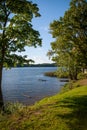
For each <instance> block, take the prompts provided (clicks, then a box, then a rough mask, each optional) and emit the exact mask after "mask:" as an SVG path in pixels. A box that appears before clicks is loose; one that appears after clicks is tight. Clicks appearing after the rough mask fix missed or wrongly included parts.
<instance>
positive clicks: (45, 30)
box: [25, 0, 70, 63]
mask: <svg viewBox="0 0 87 130" xmlns="http://www.w3.org/2000/svg"><path fill="white" fill-rule="evenodd" d="M32 2H33V3H36V4H37V5H38V7H39V12H40V14H41V17H39V18H34V19H33V21H32V22H33V27H34V29H36V30H38V31H39V33H40V36H41V38H42V47H37V48H33V47H29V48H26V52H25V54H26V55H28V58H30V59H33V60H34V61H35V63H51V62H52V61H51V60H49V58H48V57H47V56H46V54H47V52H48V50H50V49H51V46H50V43H51V42H52V41H53V40H54V39H53V38H52V35H51V34H49V24H50V23H51V22H53V20H57V19H59V18H60V16H63V15H64V12H65V11H66V10H67V9H68V8H69V3H70V0H32Z"/></svg>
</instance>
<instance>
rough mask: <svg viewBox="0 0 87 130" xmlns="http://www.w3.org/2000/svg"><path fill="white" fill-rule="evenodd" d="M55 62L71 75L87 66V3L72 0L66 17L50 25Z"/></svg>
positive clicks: (80, 0)
mask: <svg viewBox="0 0 87 130" xmlns="http://www.w3.org/2000/svg"><path fill="white" fill-rule="evenodd" d="M50 33H51V34H52V36H53V38H55V41H54V42H52V43H51V47H52V50H50V51H49V52H48V55H50V54H52V53H53V55H52V57H53V60H54V61H56V63H57V64H58V65H59V66H62V67H66V68H67V70H69V72H70V74H72V75H74V77H75V76H76V74H77V71H78V69H79V68H80V67H85V66H87V1H86V0H71V2H70V8H69V9H68V10H67V11H66V12H65V14H64V17H60V19H59V20H54V21H53V23H51V24H50Z"/></svg>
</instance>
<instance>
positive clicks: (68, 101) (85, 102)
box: [57, 96, 87, 130]
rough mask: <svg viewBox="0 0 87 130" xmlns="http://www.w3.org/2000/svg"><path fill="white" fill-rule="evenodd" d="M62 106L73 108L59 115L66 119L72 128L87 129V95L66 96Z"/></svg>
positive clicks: (76, 129) (61, 103)
mask: <svg viewBox="0 0 87 130" xmlns="http://www.w3.org/2000/svg"><path fill="white" fill-rule="evenodd" d="M60 107H61V108H70V110H71V111H70V112H65V113H61V114H58V115H57V116H58V117H61V118H62V119H64V120H66V123H67V125H68V126H69V128H70V130H87V96H80V97H78V96H77V97H72V98H71V97H70V98H69V97H68V98H65V99H64V100H63V101H61V102H60Z"/></svg>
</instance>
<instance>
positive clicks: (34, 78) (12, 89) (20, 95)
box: [2, 67, 65, 105]
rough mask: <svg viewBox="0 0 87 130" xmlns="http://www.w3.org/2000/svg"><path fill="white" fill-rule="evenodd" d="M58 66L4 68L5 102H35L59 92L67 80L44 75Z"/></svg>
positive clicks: (3, 88)
mask: <svg viewBox="0 0 87 130" xmlns="http://www.w3.org/2000/svg"><path fill="white" fill-rule="evenodd" d="M54 70H56V67H20V68H19V67H18V68H12V69H10V70H6V69H3V80H2V91H3V98H4V102H5V103H7V102H20V103H23V104H25V105H31V104H34V103H35V102H36V101H39V100H40V99H42V98H44V97H48V96H51V95H54V94H56V93H58V92H59V91H60V89H61V86H63V85H64V84H65V82H60V80H59V79H58V78H56V77H47V76H44V73H45V72H49V71H54Z"/></svg>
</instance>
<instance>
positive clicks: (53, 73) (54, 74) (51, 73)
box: [44, 71, 57, 77]
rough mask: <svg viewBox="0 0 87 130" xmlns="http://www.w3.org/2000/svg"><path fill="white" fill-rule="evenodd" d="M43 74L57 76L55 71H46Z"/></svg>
mask: <svg viewBox="0 0 87 130" xmlns="http://www.w3.org/2000/svg"><path fill="white" fill-rule="evenodd" d="M44 75H45V76H50V77H57V75H56V72H55V71H54V72H46V73H45V74H44Z"/></svg>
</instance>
